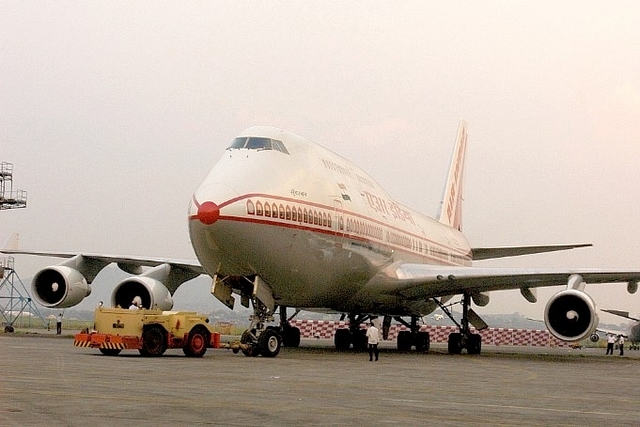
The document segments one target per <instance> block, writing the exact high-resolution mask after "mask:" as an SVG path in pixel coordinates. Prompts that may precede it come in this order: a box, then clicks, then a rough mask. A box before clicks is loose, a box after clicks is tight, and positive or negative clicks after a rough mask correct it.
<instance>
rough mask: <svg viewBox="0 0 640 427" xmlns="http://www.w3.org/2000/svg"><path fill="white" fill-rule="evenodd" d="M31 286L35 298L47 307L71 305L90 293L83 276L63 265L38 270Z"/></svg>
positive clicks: (89, 287)
mask: <svg viewBox="0 0 640 427" xmlns="http://www.w3.org/2000/svg"><path fill="white" fill-rule="evenodd" d="M31 288H32V291H33V295H34V297H35V299H36V300H37V301H38V302H39V303H40V304H41V305H42V306H44V307H48V308H66V307H73V306H74V305H76V304H79V303H80V302H81V301H82V300H83V299H84V298H85V297H88V296H89V295H90V294H91V286H89V284H88V283H87V280H86V279H85V278H84V276H83V275H82V274H81V273H80V272H79V271H78V270H75V269H73V268H71V267H66V266H63V265H55V266H52V267H46V268H44V269H42V270H40V271H39V272H38V273H36V275H35V276H34V277H33V281H32V282H31Z"/></svg>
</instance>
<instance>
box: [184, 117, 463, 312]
mask: <svg viewBox="0 0 640 427" xmlns="http://www.w3.org/2000/svg"><path fill="white" fill-rule="evenodd" d="M240 137H255V138H256V140H257V139H259V138H262V139H272V140H277V141H281V142H282V144H283V145H284V147H285V149H284V150H281V149H274V148H270V149H264V148H257V149H256V148H255V147H254V148H230V149H228V150H226V151H225V153H224V155H223V156H222V158H221V159H220V160H219V161H218V163H217V164H216V165H215V166H214V167H213V169H212V170H211V172H210V173H209V175H208V176H207V177H206V179H205V180H204V182H203V183H202V184H201V185H200V187H199V188H198V189H197V190H196V192H195V193H194V195H193V199H192V200H191V204H190V206H189V218H190V220H189V230H190V236H191V242H192V245H193V248H194V250H195V253H196V255H197V257H198V260H199V261H200V263H201V264H202V266H203V268H204V269H205V270H206V271H207V273H208V274H210V275H212V276H213V275H214V274H222V275H224V276H252V275H259V276H260V277H261V278H262V279H263V280H264V281H265V282H266V283H268V284H269V286H270V287H271V289H272V290H273V294H274V298H275V300H276V303H277V304H280V305H284V306H291V307H298V308H316V309H326V310H333V311H339V312H362V313H365V312H369V313H382V312H384V313H387V314H398V315H401V314H402V315H406V314H426V313H425V311H428V310H427V309H426V305H423V304H412V305H411V306H407V305H406V301H402V300H400V299H398V298H396V297H394V296H391V295H388V294H387V293H385V283H386V282H387V281H389V280H393V277H392V275H393V273H392V272H393V268H389V267H392V266H393V265H395V264H397V263H419V264H433V265H470V264H471V249H470V246H469V243H468V242H467V240H466V239H465V237H464V236H463V235H462V233H460V232H459V231H457V230H456V229H454V228H451V227H448V226H446V225H443V224H441V223H439V222H438V221H436V220H435V219H433V218H429V217H427V216H424V215H422V214H420V213H417V212H415V211H413V210H411V209H409V208H407V207H405V206H403V205H401V204H399V203H397V202H395V201H394V200H393V199H392V198H391V197H390V196H389V195H388V194H387V192H386V191H384V190H383V189H382V188H381V187H380V186H379V185H378V184H377V183H376V182H375V181H374V180H373V179H372V178H371V177H370V176H369V175H368V174H366V173H365V172H364V171H362V170H361V169H360V168H358V167H357V166H356V165H354V164H353V163H351V162H349V161H347V160H345V159H344V158H342V157H340V156H338V155H337V154H335V153H333V152H331V151H330V150H327V149H325V148H323V147H321V146H320V145H317V144H315V143H313V142H311V141H309V140H306V139H304V138H302V137H300V136H298V135H295V134H292V133H288V132H283V131H281V130H279V129H276V128H272V127H254V128H249V129H247V130H246V131H245V132H243V133H242V134H241V135H240ZM240 144H241V143H240ZM248 144H249V143H248ZM274 144H275V143H274ZM274 147H275V145H274ZM413 185H415V184H413Z"/></svg>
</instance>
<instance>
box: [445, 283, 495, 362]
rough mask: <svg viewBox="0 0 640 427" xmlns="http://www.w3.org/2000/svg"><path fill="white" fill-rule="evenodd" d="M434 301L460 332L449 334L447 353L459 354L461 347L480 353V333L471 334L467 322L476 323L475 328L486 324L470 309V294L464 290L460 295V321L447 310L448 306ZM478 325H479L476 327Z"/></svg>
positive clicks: (481, 327) (480, 327)
mask: <svg viewBox="0 0 640 427" xmlns="http://www.w3.org/2000/svg"><path fill="white" fill-rule="evenodd" d="M434 301H435V302H436V303H437V304H438V305H439V306H440V308H441V309H442V311H443V312H444V313H445V314H446V315H447V316H449V318H450V319H451V320H452V321H453V323H455V324H456V325H457V326H458V329H460V332H454V333H452V334H449V341H448V350H449V354H460V353H462V350H463V349H466V350H467V353H469V354H480V351H481V349H482V337H481V336H480V334H472V333H471V328H470V327H469V323H470V321H471V320H473V321H474V323H475V324H476V327H477V329H479V330H480V329H484V328H486V327H487V324H486V323H484V321H483V320H482V319H480V317H479V316H478V315H477V314H476V313H475V312H474V311H473V310H472V309H471V308H469V306H470V305H471V294H469V293H468V292H465V293H464V294H463V295H462V319H461V321H460V323H458V322H457V321H456V319H455V318H454V317H453V315H452V314H451V311H449V308H448V307H447V306H445V305H443V304H442V303H441V302H440V301H438V300H436V299H435V298H434ZM478 326H479V327H478Z"/></svg>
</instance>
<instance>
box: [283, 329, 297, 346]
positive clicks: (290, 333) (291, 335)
mask: <svg viewBox="0 0 640 427" xmlns="http://www.w3.org/2000/svg"><path fill="white" fill-rule="evenodd" d="M282 345H284V346H285V347H290V348H298V347H300V329H298V328H295V327H293V326H289V327H285V328H283V329H282Z"/></svg>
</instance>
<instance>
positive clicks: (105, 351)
mask: <svg viewBox="0 0 640 427" xmlns="http://www.w3.org/2000/svg"><path fill="white" fill-rule="evenodd" d="M121 351H122V350H120V349H119V348H101V349H100V353H102V354H104V355H105V356H117V355H119V354H120V352H121Z"/></svg>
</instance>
